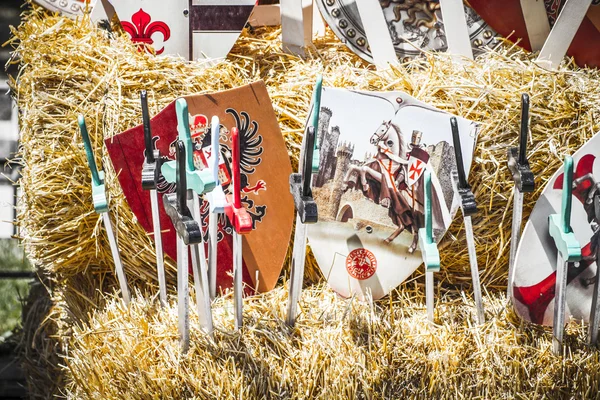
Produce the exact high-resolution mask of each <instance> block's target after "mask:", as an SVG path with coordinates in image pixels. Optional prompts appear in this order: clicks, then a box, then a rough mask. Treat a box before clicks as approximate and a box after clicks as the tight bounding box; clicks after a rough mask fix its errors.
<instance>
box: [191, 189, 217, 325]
mask: <svg viewBox="0 0 600 400" xmlns="http://www.w3.org/2000/svg"><path fill="white" fill-rule="evenodd" d="M189 202H191V209H192V210H193V215H194V220H196V222H197V223H198V224H199V225H200V229H202V215H201V212H200V198H199V197H198V196H197V195H196V193H194V194H193V196H192V199H191V200H189ZM192 273H193V275H194V288H195V291H196V310H197V312H198V319H199V320H200V326H201V327H202V328H204V330H205V331H206V332H207V333H208V334H209V335H211V336H212V334H213V318H212V309H211V301H210V293H209V287H208V264H207V263H206V252H205V249H204V242H200V243H198V244H194V245H193V246H192Z"/></svg>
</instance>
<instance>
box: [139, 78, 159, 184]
mask: <svg viewBox="0 0 600 400" xmlns="http://www.w3.org/2000/svg"><path fill="white" fill-rule="evenodd" d="M140 100H141V102H142V119H143V124H144V142H145V145H146V154H145V158H144V164H143V165H142V189H144V190H153V189H156V183H157V182H158V178H159V175H160V150H158V149H154V146H153V144H152V130H151V128H150V113H149V112H148V95H147V93H146V91H145V90H142V91H141V92H140Z"/></svg>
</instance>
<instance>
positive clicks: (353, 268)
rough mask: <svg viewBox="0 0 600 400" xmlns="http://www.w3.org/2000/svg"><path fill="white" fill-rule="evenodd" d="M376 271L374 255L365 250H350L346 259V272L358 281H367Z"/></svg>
mask: <svg viewBox="0 0 600 400" xmlns="http://www.w3.org/2000/svg"><path fill="white" fill-rule="evenodd" d="M376 269H377V259H376V258H375V255H374V254H373V253H371V252H370V251H369V250H367V249H356V250H352V252H351V253H350V254H348V257H346V271H348V274H350V276H351V277H353V278H356V279H358V280H361V281H363V280H365V279H369V278H370V277H372V276H373V274H374V273H375V270H376Z"/></svg>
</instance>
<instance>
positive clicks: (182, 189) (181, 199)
mask: <svg viewBox="0 0 600 400" xmlns="http://www.w3.org/2000/svg"><path fill="white" fill-rule="evenodd" d="M175 146H176V152H177V154H176V157H177V160H176V164H175V174H176V182H177V183H176V184H177V208H178V209H177V211H179V213H180V214H183V213H184V210H185V209H186V207H187V180H186V171H185V162H186V160H185V145H184V144H183V142H182V141H181V140H177V142H176V143H175Z"/></svg>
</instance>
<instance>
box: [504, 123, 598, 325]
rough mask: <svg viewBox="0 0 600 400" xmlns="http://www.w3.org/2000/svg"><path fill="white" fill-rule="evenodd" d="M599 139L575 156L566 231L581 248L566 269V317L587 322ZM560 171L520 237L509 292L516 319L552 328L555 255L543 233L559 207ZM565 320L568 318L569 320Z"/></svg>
mask: <svg viewBox="0 0 600 400" xmlns="http://www.w3.org/2000/svg"><path fill="white" fill-rule="evenodd" d="M599 156H600V134H596V136H594V137H593V138H591V139H590V140H589V141H588V142H587V143H586V144H584V145H583V146H582V147H581V148H580V149H579V150H578V151H577V152H576V153H575V154H574V155H573V162H574V172H573V193H572V196H573V203H572V206H571V207H572V208H571V228H572V229H573V233H574V234H575V237H576V238H577V240H578V241H579V244H580V245H581V254H582V256H583V258H582V260H581V261H580V262H575V263H569V265H568V267H567V274H566V275H567V277H566V280H567V289H566V292H565V298H566V314H567V315H568V316H570V317H573V318H574V319H577V320H582V321H585V322H588V321H589V319H590V310H591V308H592V298H593V296H594V281H595V276H596V273H597V272H598V267H597V265H596V258H597V252H596V249H597V247H598V239H599V232H600V230H599V229H598V226H599V225H598V223H597V216H596V215H595V209H594V206H593V201H592V202H589V200H588V199H592V198H593V197H594V195H595V194H596V193H597V190H598V182H599V177H600V163H599V162H597V159H598V157H599ZM563 173H564V168H562V167H561V168H560V169H559V170H558V171H556V173H555V174H554V176H553V177H552V178H551V179H550V180H549V181H548V184H547V185H546V187H545V188H544V190H543V192H542V194H541V196H540V197H539V199H538V201H537V203H536V204H535V207H534V208H533V211H532V213H531V216H530V217H529V221H528V222H527V225H525V229H524V230H523V234H522V235H521V242H520V243H519V248H518V249H517V256H516V260H515V265H514V274H515V275H514V279H513V281H512V282H509V283H508V284H509V287H511V288H512V296H513V299H514V300H513V304H514V306H515V310H516V311H517V314H518V315H519V316H520V317H521V318H523V319H524V320H526V321H530V322H533V323H536V324H540V325H547V326H550V325H552V323H553V321H554V300H555V288H556V262H557V250H556V245H555V244H554V242H553V240H552V238H551V237H550V234H549V233H548V216H549V215H550V214H557V213H559V212H560V210H561V206H562V194H563V191H562V187H563ZM568 318H569V317H567V319H568Z"/></svg>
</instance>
